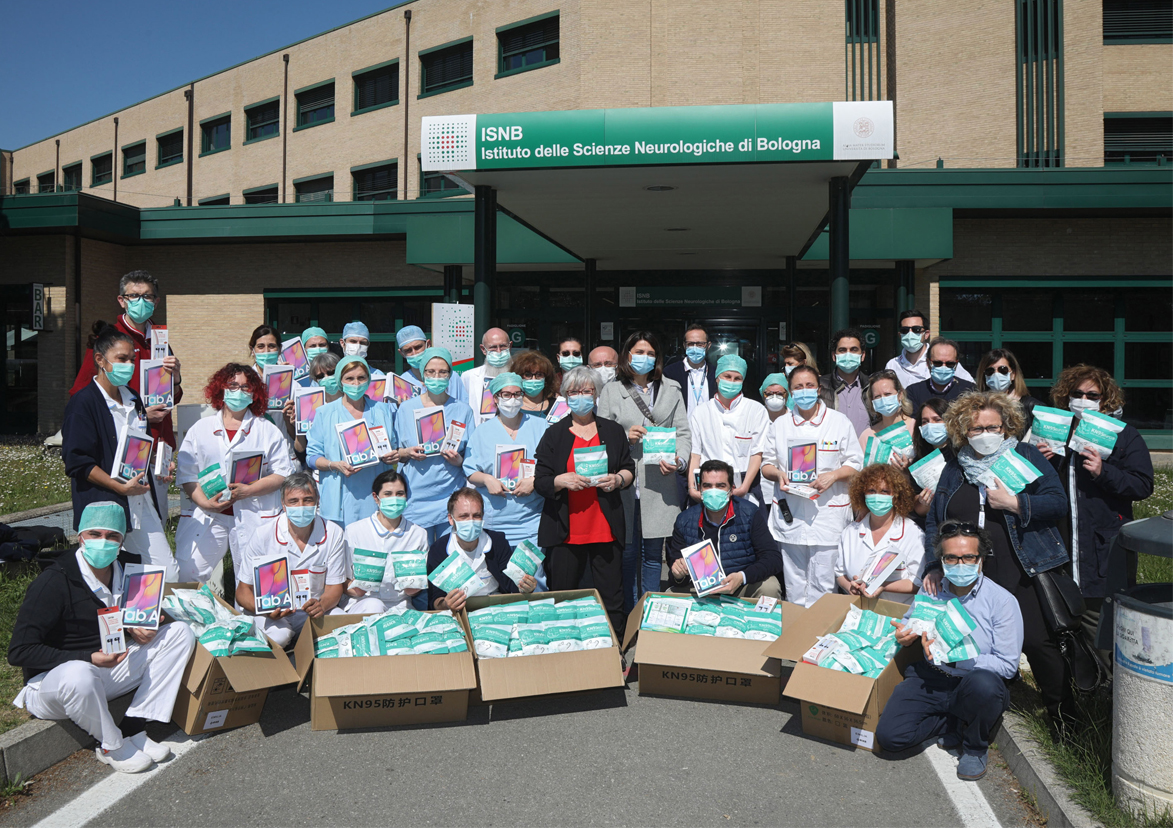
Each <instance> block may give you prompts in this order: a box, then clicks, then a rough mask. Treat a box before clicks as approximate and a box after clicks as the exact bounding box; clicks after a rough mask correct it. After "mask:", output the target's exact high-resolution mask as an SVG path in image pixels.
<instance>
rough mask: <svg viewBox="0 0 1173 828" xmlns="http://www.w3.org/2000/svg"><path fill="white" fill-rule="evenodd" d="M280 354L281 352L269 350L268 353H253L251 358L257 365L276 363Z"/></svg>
mask: <svg viewBox="0 0 1173 828" xmlns="http://www.w3.org/2000/svg"><path fill="white" fill-rule="evenodd" d="M280 356H281V354H279V353H277V352H276V351H269V352H268V353H260V352H258V353H255V354H253V359H255V360H256V361H257V365H276V364H277V360H278V359H279V358H280Z"/></svg>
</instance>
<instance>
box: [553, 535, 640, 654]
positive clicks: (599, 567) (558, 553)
mask: <svg viewBox="0 0 1173 828" xmlns="http://www.w3.org/2000/svg"><path fill="white" fill-rule="evenodd" d="M588 565H589V566H590V568H591V580H592V582H593V583H594V585H595V589H597V590H598V591H599V596H600V597H601V598H602V599H603V609H605V610H606V611H607V617H608V618H609V619H610V620H611V626H612V628H614V630H615V635H616V636H617V637H618V638H619V640H620V642H622V641H623V627H624V623H625V622H626V620H627V619H626V618H625V617H624V615H623V544H622V543H581V544H580V543H575V544H562V545H559V546H551V547H550V548H549V551H548V552H547V554H546V584H547V585H548V586H549V588H550V591H551V592H557V591H561V590H565V589H578V585H579V583H580V582H581V581H582V576H583V573H584V572H585V571H586V568H587V566H588Z"/></svg>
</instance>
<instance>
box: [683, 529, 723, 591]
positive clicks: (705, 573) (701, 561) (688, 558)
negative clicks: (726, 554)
mask: <svg viewBox="0 0 1173 828" xmlns="http://www.w3.org/2000/svg"><path fill="white" fill-rule="evenodd" d="M680 555H681V557H683V558H684V565H685V566H687V567H688V574H689V576H690V577H691V578H692V586H693V589H695V590H696V594H697V595H708V594H709V593H710V592H712V591H713V590H714V589H717V587H719V586H721V582H722V581H724V580H725V570H724V569H723V568H722V566H721V557H720V556H719V555H718V554H717V548H716V547H715V546H713V542H712V541H711V540H703V541H701V542H700V543H694V544H693V545H692V546H686V547H684V548H683V549H681V550H680Z"/></svg>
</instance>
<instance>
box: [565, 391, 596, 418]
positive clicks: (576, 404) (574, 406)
mask: <svg viewBox="0 0 1173 828" xmlns="http://www.w3.org/2000/svg"><path fill="white" fill-rule="evenodd" d="M566 404H567V405H568V406H570V410H571V411H573V412H574V413H575V414H577V415H578V416H580V417H581V416H583V415H584V414H589V413H590V412H591V411H593V410H594V408H595V398H594V397H593V396H591V395H590V394H575V395H574V396H573V397H567V398H566Z"/></svg>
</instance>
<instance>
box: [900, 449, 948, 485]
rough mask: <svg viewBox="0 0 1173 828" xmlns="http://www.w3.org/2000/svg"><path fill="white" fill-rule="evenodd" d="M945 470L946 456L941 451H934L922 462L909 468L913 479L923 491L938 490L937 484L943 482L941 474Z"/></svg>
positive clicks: (917, 462)
mask: <svg viewBox="0 0 1173 828" xmlns="http://www.w3.org/2000/svg"><path fill="white" fill-rule="evenodd" d="M944 470H945V455H944V454H942V453H941V450H940V449H934V450H933V451H931V452H930V453H928V454H926V455H925V456H924V457H922V458H921V459H920V460H917V461H916V462H915V463H913V464H912V465H911V466H909V467H908V471H909V473H910V474H911V475H912V479H913V480H915V481H916V485H918V486H920V487H921V488H922V489H931V490H933V491H934V492H935V491H936V490H937V483H939V482H940V480H941V472H943V471H944Z"/></svg>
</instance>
